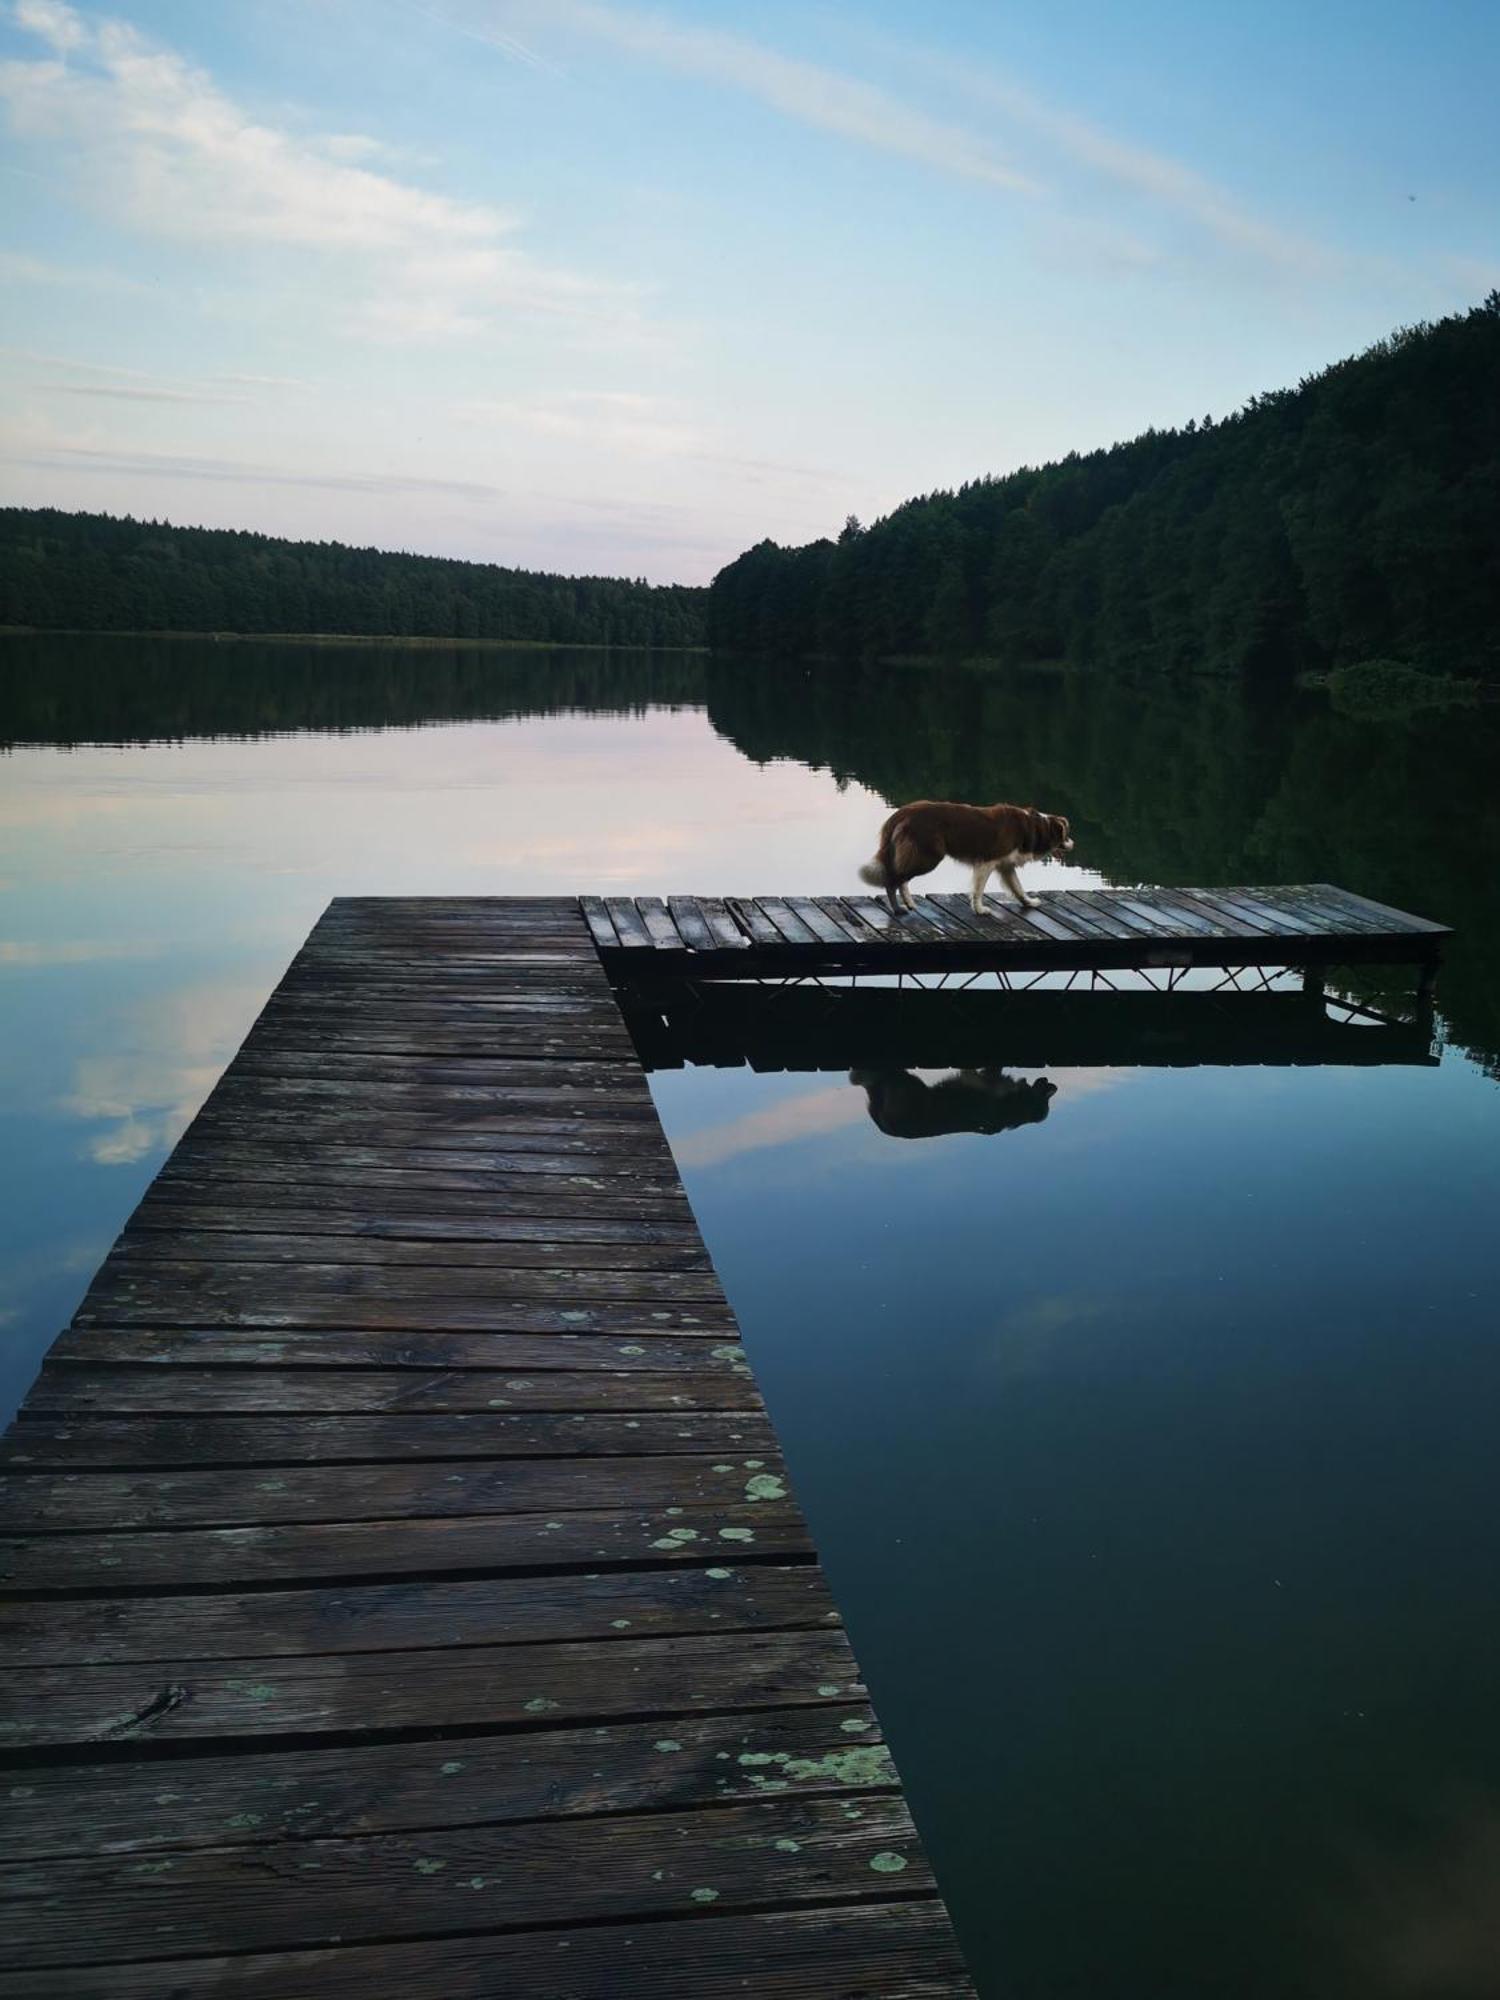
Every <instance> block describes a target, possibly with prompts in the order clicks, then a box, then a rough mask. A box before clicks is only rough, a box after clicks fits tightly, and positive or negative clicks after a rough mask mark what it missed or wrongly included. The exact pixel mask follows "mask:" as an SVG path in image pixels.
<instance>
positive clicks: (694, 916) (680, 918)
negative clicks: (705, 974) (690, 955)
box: [667, 896, 718, 951]
mask: <svg viewBox="0 0 1500 2000" xmlns="http://www.w3.org/2000/svg"><path fill="white" fill-rule="evenodd" d="M667 912H668V914H669V915H670V917H671V919H672V923H673V925H674V927H675V928H676V931H677V935H678V936H679V937H680V938H681V940H682V942H683V943H684V944H685V945H686V946H687V947H688V948H689V950H691V951H716V950H717V949H718V940H717V939H716V938H715V936H714V934H713V932H712V931H711V930H710V929H709V925H708V919H707V918H706V917H705V916H704V914H703V912H702V910H700V909H699V907H698V902H697V898H696V897H693V896H668V898H667Z"/></svg>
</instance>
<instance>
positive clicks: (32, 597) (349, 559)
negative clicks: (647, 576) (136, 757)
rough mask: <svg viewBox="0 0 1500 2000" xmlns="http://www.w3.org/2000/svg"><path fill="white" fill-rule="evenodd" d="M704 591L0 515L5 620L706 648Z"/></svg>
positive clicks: (268, 538) (108, 520)
mask: <svg viewBox="0 0 1500 2000" xmlns="http://www.w3.org/2000/svg"><path fill="white" fill-rule="evenodd" d="M705 595H706V594H705V592H704V591H702V590H701V589H694V588H689V587H688V586H686V585H681V584H649V583H646V582H643V581H635V582H632V581H629V580H627V579H623V578H616V577H597V576H551V575H547V574H544V573H542V572H540V571H535V570H524V569H501V568H500V567H499V566H498V565H496V564H494V563H477V562H453V561H449V560H447V559H446V558H443V557H439V556H414V555H398V554H392V553H389V552H387V551H385V550H381V549H355V548H346V547H345V546H344V544H343V543H341V542H288V541H282V540H281V539H279V538H278V537H277V536H274V535H254V534H246V533H242V532H240V531H238V530H235V529H226V528H174V527H171V526H169V525H168V524H167V523H166V522H165V521H136V520H132V519H130V518H129V517H128V516H127V517H117V516H115V515H112V514H66V513H62V512H60V511H58V510H57V509H55V508H51V507H37V508H29V507H4V508H0V625H22V626H32V627H34V628H36V629H37V630H39V631H48V632H56V631H75V632H235V633H252V634H253V633H272V632H295V633H343V634H351V635H365V636H379V637H390V638H434V639H514V640H534V641H537V642H539V643H546V644H550V645H561V646H700V645H702V644H703V642H704V636H705V630H704V603H705Z"/></svg>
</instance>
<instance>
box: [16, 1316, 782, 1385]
mask: <svg viewBox="0 0 1500 2000" xmlns="http://www.w3.org/2000/svg"><path fill="white" fill-rule="evenodd" d="M126 1363H144V1364H146V1365H147V1366H151V1367H166V1368H183V1367H197V1368H214V1367H220V1368H223V1367H230V1368H249V1367H257V1368H364V1369H368V1368H420V1369H422V1370H424V1371H427V1370H432V1369H439V1368H477V1369H490V1370H498V1371H500V1372H501V1373H505V1372H507V1371H508V1372H509V1373H511V1374H513V1373H515V1371H516V1370H518V1369H541V1368H562V1369H588V1370H594V1369H602V1370H604V1371H605V1372H606V1373H607V1374H611V1375H619V1374H622V1373H632V1372H638V1373H642V1374H647V1375H671V1374H687V1375H719V1374H724V1373H728V1374H731V1375H742V1376H743V1375H748V1374H749V1372H750V1369H749V1364H748V1362H747V1361H746V1359H745V1352H744V1349H743V1348H742V1347H741V1346H740V1345H739V1343H738V1341H737V1340H735V1339H733V1338H726V1336H725V1335H724V1332H723V1330H722V1329H711V1328H707V1327H703V1328H698V1329H696V1330H694V1329H693V1328H688V1329H687V1330H686V1331H683V1330H681V1329H674V1330H673V1331H672V1332H671V1333H662V1332H660V1331H653V1332H650V1333H643V1334H639V1335H636V1336H635V1337H633V1338H631V1339H628V1340H625V1339H621V1338H620V1337H619V1336H618V1335H608V1334H580V1333H542V1334H529V1333H436V1332H433V1331H432V1330H431V1329H430V1328H415V1327H414V1328H412V1329H411V1330H410V1331H406V1332H385V1333H381V1332H378V1331H373V1330H371V1329H369V1328H350V1327H330V1328H326V1329H324V1330H322V1331H319V1332H309V1331H307V1330H305V1329H303V1328H300V1327H287V1328H284V1329H282V1330H281V1331H279V1332H276V1333H255V1332H245V1331H243V1330H242V1329H240V1328H237V1327H121V1326H103V1327H88V1326H72V1327H69V1328H68V1329H67V1331H66V1332H64V1333H61V1334H59V1335H58V1337H57V1339H56V1341H55V1342H54V1343H53V1345H52V1348H51V1350H50V1351H49V1353H48V1355H47V1366H48V1367H49V1368H56V1367H59V1366H69V1365H70V1366H73V1367H75V1368H76V1367H80V1366H82V1367H87V1368H89V1369H91V1370H92V1369H97V1368H99V1367H101V1366H102V1367H119V1366H121V1365H122V1364H126Z"/></svg>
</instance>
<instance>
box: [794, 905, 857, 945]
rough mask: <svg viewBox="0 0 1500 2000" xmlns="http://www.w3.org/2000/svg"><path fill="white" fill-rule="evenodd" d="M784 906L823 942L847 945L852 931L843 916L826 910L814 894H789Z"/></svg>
mask: <svg viewBox="0 0 1500 2000" xmlns="http://www.w3.org/2000/svg"><path fill="white" fill-rule="evenodd" d="M783 907H784V908H785V909H787V910H789V911H790V912H791V914H792V915H793V916H794V917H796V918H797V919H798V921H799V922H800V923H802V924H803V925H804V926H805V927H806V928H807V929H808V930H810V931H811V932H812V934H813V936H814V937H815V938H817V939H818V940H819V942H820V943H822V944H833V945H847V944H849V943H850V941H851V937H852V933H851V931H850V928H849V925H848V923H847V922H845V921H844V920H843V918H842V917H841V916H840V917H835V916H834V915H832V914H830V913H828V912H826V911H825V910H824V909H823V907H822V905H821V903H820V902H819V901H818V900H817V899H816V898H814V897H812V896H788V897H786V898H785V899H784V902H783Z"/></svg>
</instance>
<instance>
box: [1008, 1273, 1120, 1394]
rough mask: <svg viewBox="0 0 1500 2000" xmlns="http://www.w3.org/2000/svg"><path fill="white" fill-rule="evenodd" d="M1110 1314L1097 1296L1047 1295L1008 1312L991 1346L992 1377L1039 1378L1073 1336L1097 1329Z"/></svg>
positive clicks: (1105, 1304)
mask: <svg viewBox="0 0 1500 2000" xmlns="http://www.w3.org/2000/svg"><path fill="white" fill-rule="evenodd" d="M1109 1310H1110V1301H1109V1300H1108V1299H1107V1298H1105V1297H1104V1296H1103V1294H1101V1293H1098V1292H1087V1291H1083V1292H1047V1293H1044V1294H1043V1295H1042V1296H1041V1297H1040V1298H1035V1299H1028V1300H1027V1301H1026V1303H1025V1305H1021V1306H1017V1307H1015V1309H1014V1310H1013V1311H1011V1312H1008V1313H1007V1314H1006V1315H1005V1317H1004V1318H1003V1319H1002V1320H1001V1322H1000V1324H999V1325H998V1326H997V1327H996V1329H995V1331H994V1334H993V1336H992V1342H991V1349H990V1352H991V1357H992V1359H993V1362H994V1364H995V1365H994V1370H993V1372H994V1373H997V1374H998V1375H999V1377H1000V1379H1001V1380H1002V1381H1014V1380H1016V1379H1018V1378H1019V1377H1022V1376H1027V1375H1037V1374H1040V1373H1041V1372H1042V1371H1043V1370H1044V1369H1045V1368H1048V1367H1050V1366H1051V1365H1052V1364H1053V1363H1054V1362H1056V1361H1058V1360H1059V1359H1061V1358H1062V1356H1061V1354H1060V1352H1059V1350H1062V1352H1063V1353H1066V1351H1067V1348H1068V1342H1069V1339H1070V1337H1071V1336H1072V1335H1074V1334H1076V1333H1077V1331H1078V1330H1079V1329H1080V1328H1081V1327H1092V1326H1096V1325H1097V1324H1098V1323H1099V1321H1100V1320H1102V1319H1103V1318H1104V1317H1105V1315H1106V1314H1107V1313H1108V1312H1109Z"/></svg>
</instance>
